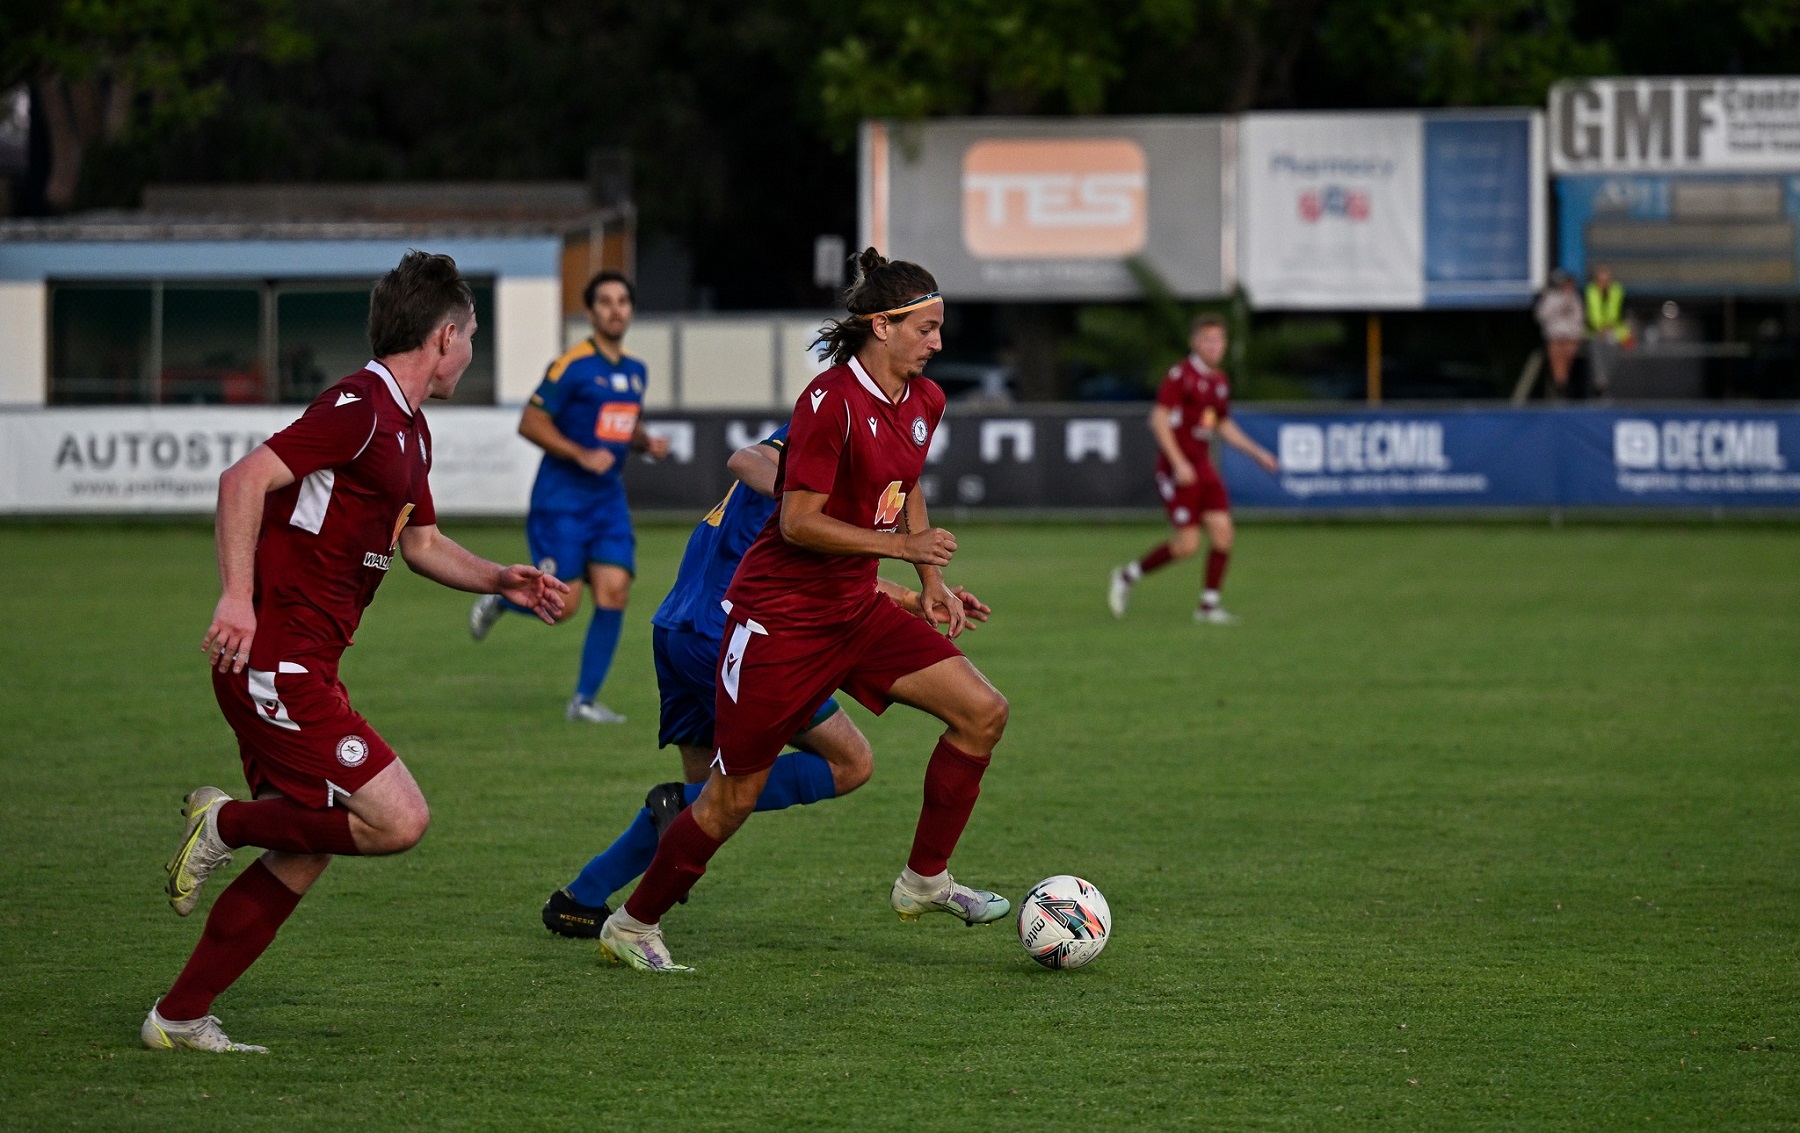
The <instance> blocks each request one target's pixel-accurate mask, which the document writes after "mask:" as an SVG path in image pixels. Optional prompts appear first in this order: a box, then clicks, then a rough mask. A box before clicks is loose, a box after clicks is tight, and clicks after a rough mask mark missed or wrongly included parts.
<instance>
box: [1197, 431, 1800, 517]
mask: <svg viewBox="0 0 1800 1133" xmlns="http://www.w3.org/2000/svg"><path fill="white" fill-rule="evenodd" d="M1235 416H1236V419H1237V422H1238V424H1239V425H1240V426H1242V428H1243V429H1244V431H1245V432H1246V433H1248V434H1249V435H1250V436H1252V437H1254V438H1255V439H1256V440H1257V441H1258V443H1260V444H1262V445H1264V446H1265V447H1267V448H1268V449H1269V450H1270V451H1271V452H1274V453H1275V454H1276V455H1277V456H1278V457H1279V458H1280V460H1281V466H1282V467H1281V471H1280V472H1279V473H1277V474H1275V475H1273V476H1271V475H1269V474H1267V473H1265V472H1263V471H1262V470H1261V469H1259V468H1257V467H1256V465H1255V464H1253V463H1252V462H1251V461H1250V460H1249V459H1248V458H1247V457H1245V456H1243V455H1242V454H1240V453H1238V452H1236V451H1228V452H1227V453H1226V455H1225V457H1224V466H1223V467H1224V475H1225V482H1226V485H1227V486H1228V487H1229V488H1230V490H1231V496H1232V501H1233V503H1234V504H1236V505H1238V506H1242V507H1259V508H1275V509H1283V510H1294V511H1304V510H1323V511H1330V510H1354V509H1373V510H1389V509H1408V508H1485V507H1498V508H1520V507H1523V508H1546V507H1547V508H1558V507H1657V508H1719V507H1750V508H1796V507H1800V411H1794V410H1715V409H1699V410H1678V411H1665V410H1614V409H1566V410H1468V411H1444V412H1392V413H1388V412H1377V411H1369V412H1357V413H1296V414H1283V413H1262V412H1255V411H1251V412H1242V413H1238V414H1235Z"/></svg>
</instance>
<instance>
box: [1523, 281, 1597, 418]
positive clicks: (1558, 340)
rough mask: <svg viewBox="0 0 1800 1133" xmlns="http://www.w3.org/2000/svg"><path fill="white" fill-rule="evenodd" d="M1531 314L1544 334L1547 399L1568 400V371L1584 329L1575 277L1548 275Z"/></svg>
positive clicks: (1579, 347)
mask: <svg viewBox="0 0 1800 1133" xmlns="http://www.w3.org/2000/svg"><path fill="white" fill-rule="evenodd" d="M1533 314H1535V315H1536V316H1537V321H1538V326H1539V327H1540V328H1541V329H1542V330H1543V332H1544V353H1545V355H1546V356H1547V357H1548V358H1549V360H1550V396H1551V397H1558V398H1560V397H1567V396H1568V394H1569V368H1570V367H1571V366H1572V365H1573V364H1574V362H1575V355H1576V354H1577V353H1578V352H1579V351H1580V350H1581V340H1582V338H1583V337H1584V332H1585V329H1586V319H1585V317H1584V315H1583V314H1582V310H1581V296H1579V295H1577V294H1576V293H1575V277H1574V276H1571V275H1570V274H1569V273H1568V272H1566V271H1564V270H1562V269H1561V268H1557V269H1556V270H1555V271H1553V272H1551V273H1550V286H1548V287H1546V288H1544V293H1543V294H1542V295H1540V296H1538V301H1537V307H1536V308H1534V310H1533Z"/></svg>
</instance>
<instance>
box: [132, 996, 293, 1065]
mask: <svg viewBox="0 0 1800 1133" xmlns="http://www.w3.org/2000/svg"><path fill="white" fill-rule="evenodd" d="M156 1002H157V1003H159V1004H160V1003H161V1002H162V1000H160V999H159V1000H157V1001H156ZM138 1037H139V1038H141V1039H143V1040H144V1045H145V1046H147V1047H149V1048H150V1049H151V1050H203V1051H206V1052H207V1053H208V1054H267V1053H269V1048H268V1047H266V1046H252V1045H250V1044H249V1043H234V1042H232V1041H231V1039H230V1038H228V1037H227V1036H226V1034H225V1032H224V1030H222V1029H221V1028H220V1026H219V1017H218V1016H217V1015H203V1016H201V1017H200V1018H198V1019H190V1020H188V1021H187V1022H185V1023H180V1022H175V1021H173V1020H170V1019H165V1018H163V1017H162V1016H161V1015H159V1014H158V1013H157V1010H156V1008H155V1007H152V1008H150V1014H148V1015H146V1016H145V1017H144V1025H143V1027H142V1029H140V1030H139V1031H138Z"/></svg>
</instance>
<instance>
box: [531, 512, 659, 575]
mask: <svg viewBox="0 0 1800 1133" xmlns="http://www.w3.org/2000/svg"><path fill="white" fill-rule="evenodd" d="M525 543H526V545H527V546H528V547H530V548H531V561H532V562H533V563H541V562H543V561H544V560H545V559H553V560H555V562H556V567H555V569H554V570H552V571H551V572H550V573H551V574H554V575H555V576H556V577H558V578H560V579H562V580H563V581H564V582H570V581H573V580H575V579H578V578H581V577H582V576H583V575H584V574H586V573H587V567H588V564H589V563H610V564H612V565H613V566H616V567H623V568H624V569H625V572H626V573H627V574H630V575H634V576H635V575H636V574H637V533H636V532H634V531H633V530H632V529H631V510H630V509H629V508H627V507H626V506H625V494H624V492H623V491H621V492H620V493H619V496H618V500H617V502H616V503H609V504H608V505H606V506H604V507H600V508H596V509H595V510H593V511H590V512H539V511H534V512H532V513H531V514H530V515H528V516H526V517H525Z"/></svg>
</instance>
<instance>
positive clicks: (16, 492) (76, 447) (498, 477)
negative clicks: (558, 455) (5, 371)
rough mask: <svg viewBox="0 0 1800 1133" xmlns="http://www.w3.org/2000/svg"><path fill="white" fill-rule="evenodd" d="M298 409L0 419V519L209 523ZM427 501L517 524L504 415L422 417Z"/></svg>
mask: <svg viewBox="0 0 1800 1133" xmlns="http://www.w3.org/2000/svg"><path fill="white" fill-rule="evenodd" d="M302 408H304V407H302V406H297V405H289V406H269V407H267V408H265V409H250V408H244V407H231V408H205V407H186V406H182V407H177V406H140V407H134V408H133V407H121V408H118V409H44V410H21V411H18V412H11V413H0V513H12V514H31V513H38V514H83V513H86V514H103V515H116V514H125V513H160V514H179V513H199V514H210V513H211V512H212V510H213V504H214V501H215V500H216V499H217V497H218V491H219V473H221V472H223V471H224V470H225V469H226V468H228V467H229V466H230V465H231V464H232V462H234V461H236V460H237V459H238V458H239V457H241V456H243V455H244V454H245V453H247V452H249V451H250V450H251V449H253V448H255V447H256V446H257V445H259V444H261V443H262V442H263V440H264V439H266V438H267V437H268V436H269V435H270V434H271V433H274V432H275V431H277V430H278V429H281V428H282V427H284V426H285V425H287V424H288V423H289V422H290V421H292V420H293V419H294V418H295V417H297V416H299V415H300V412H301V410H302ZM425 417H426V421H427V423H428V424H429V425H430V427H431V437H432V450H433V457H434V461H433V467H432V470H431V492H432V498H433V500H434V501H435V502H436V504H437V508H438V510H439V511H440V512H443V513H445V514H448V515H523V514H524V513H525V508H526V503H527V501H528V500H529V498H530V495H531V481H532V477H533V476H535V475H536V474H537V465H538V457H539V456H540V455H541V454H540V453H539V452H538V450H537V449H536V448H534V447H532V446H531V444H530V443H529V442H527V441H526V440H524V439H523V438H522V437H520V436H519V435H518V423H519V415H518V413H517V412H516V411H515V410H512V409H478V408H468V407H457V408H451V407H448V406H446V407H444V408H441V409H437V410H431V409H429V408H428V409H427V410H426V414H425Z"/></svg>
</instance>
